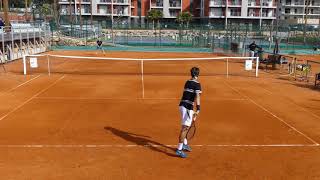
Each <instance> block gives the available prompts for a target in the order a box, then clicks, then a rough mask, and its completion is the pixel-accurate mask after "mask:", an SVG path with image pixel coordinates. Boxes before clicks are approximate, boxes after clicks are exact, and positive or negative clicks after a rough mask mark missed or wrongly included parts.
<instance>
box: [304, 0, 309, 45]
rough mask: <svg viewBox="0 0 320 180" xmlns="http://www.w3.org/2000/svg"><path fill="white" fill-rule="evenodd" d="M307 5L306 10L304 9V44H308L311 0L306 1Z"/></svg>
mask: <svg viewBox="0 0 320 180" xmlns="http://www.w3.org/2000/svg"><path fill="white" fill-rule="evenodd" d="M304 2H305V4H304V6H305V8H304V12H303V13H305V15H304V27H303V43H304V44H306V43H307V39H306V36H307V23H308V14H309V5H310V0H304Z"/></svg>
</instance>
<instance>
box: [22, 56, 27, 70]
mask: <svg viewBox="0 0 320 180" xmlns="http://www.w3.org/2000/svg"><path fill="white" fill-rule="evenodd" d="M26 56H27V55H23V57H22V61H23V74H24V75H27V62H26V61H27V60H26Z"/></svg>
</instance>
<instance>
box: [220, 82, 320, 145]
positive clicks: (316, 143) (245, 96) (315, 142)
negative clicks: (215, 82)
mask: <svg viewBox="0 0 320 180" xmlns="http://www.w3.org/2000/svg"><path fill="white" fill-rule="evenodd" d="M224 83H225V84H226V85H227V86H228V87H230V88H231V89H233V90H234V91H235V92H237V93H238V94H240V95H241V96H242V97H244V98H247V99H248V100H249V101H251V102H252V103H253V104H255V105H256V106H258V107H259V108H261V109H262V110H264V111H265V112H267V113H269V114H270V115H271V116H273V117H275V118H276V119H278V120H279V121H281V122H283V123H284V124H285V125H287V126H288V127H289V128H291V129H293V130H294V131H296V132H297V133H299V134H301V135H302V136H304V137H305V138H307V139H308V140H309V141H311V142H312V143H314V144H315V145H319V143H318V142H317V141H315V140H313V139H312V138H311V137H309V136H307V135H306V134H304V133H302V132H301V131H299V130H298V129H296V128H295V127H293V126H292V125H290V124H289V123H287V122H286V121H285V120H283V119H282V118H280V117H278V116H277V115H275V114H273V113H272V112H271V111H269V110H268V109H266V108H265V107H263V106H262V105H260V104H258V103H257V102H255V101H254V100H253V99H251V98H250V97H248V96H247V95H244V94H242V93H241V92H240V91H239V90H237V89H236V88H234V87H232V86H231V85H229V84H228V83H227V82H224Z"/></svg>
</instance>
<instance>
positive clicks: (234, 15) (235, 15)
mask: <svg viewBox="0 0 320 180" xmlns="http://www.w3.org/2000/svg"><path fill="white" fill-rule="evenodd" d="M227 15H228V16H229V17H241V12H240V11H229V12H228V13H227Z"/></svg>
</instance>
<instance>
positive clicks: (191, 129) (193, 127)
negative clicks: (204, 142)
mask: <svg viewBox="0 0 320 180" xmlns="http://www.w3.org/2000/svg"><path fill="white" fill-rule="evenodd" d="M196 119H197V115H196V114H194V115H193V118H192V123H191V126H190V127H189V130H188V132H187V135H186V138H187V140H191V139H192V138H193V137H194V135H195V134H196V130H197V128H196Z"/></svg>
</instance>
